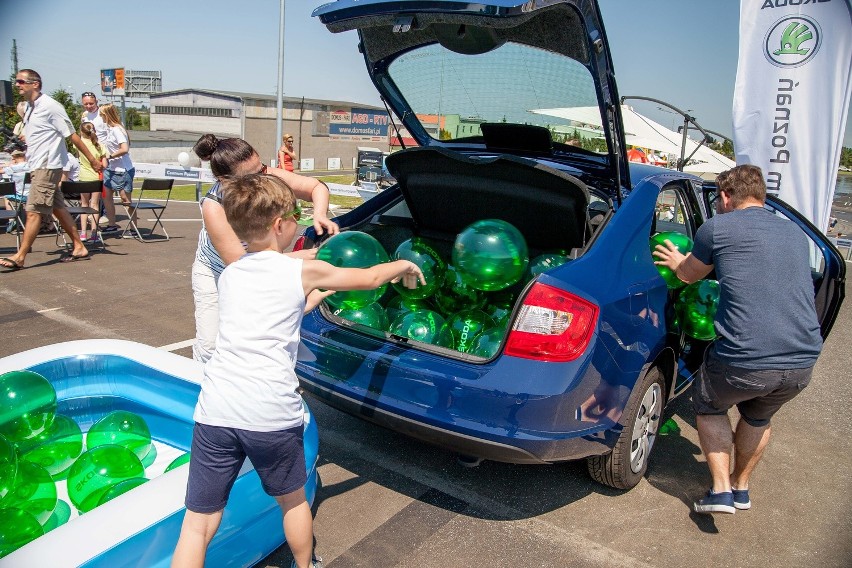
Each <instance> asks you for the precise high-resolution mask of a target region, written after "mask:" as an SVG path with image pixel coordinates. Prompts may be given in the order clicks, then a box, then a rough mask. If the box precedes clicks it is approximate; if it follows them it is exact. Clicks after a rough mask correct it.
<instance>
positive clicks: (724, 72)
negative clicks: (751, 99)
mask: <svg viewBox="0 0 852 568" xmlns="http://www.w3.org/2000/svg"><path fill="white" fill-rule="evenodd" d="M0 2H2V5H3V6H2V20H0V53H2V54H3V56H2V57H0V63H2V65H0V76H2V77H4V78H5V77H9V75H10V73H11V70H12V63H11V49H12V39H15V40H17V47H18V65H19V67H20V68H26V67H29V68H32V69H35V70H36V71H38V72H39V73H40V74H41V75H42V78H43V79H44V88H45V91H46V92H48V93H50V92H51V91H53V90H55V89H58V88H60V87H63V88H65V89H66V90H68V91H70V92H71V93H72V94H73V95H75V98H79V96H80V94H81V93H83V92H84V91H87V90H95V91H96V92H97V90H98V88H99V86H100V70H101V69H108V68H118V67H124V68H125V69H133V70H146V71H148V70H153V71H162V74H163V89H164V90H167V91H170V90H176V89H182V88H199V89H219V90H229V91H241V92H250V93H264V94H275V92H276V89H277V85H278V73H277V68H278V45H279V36H278V30H279V18H280V15H279V14H280V12H279V6H280V2H279V1H276V0H238V1H234V0H203V1H202V0H169V1H165V0H142V1H141V2H126V1H120V2H110V3H108V4H104V5H97V4H92V5H91V6H92V7H91V10H90V13H87V12H86V10H85V7H86V6H87V5H86V4H80V3H79V2H68V1H67V0H27V1H17V2H13V1H12V0H0ZM320 4H322V2H321V1H320V0H285V26H284V94H285V95H286V96H290V97H302V96H304V97H308V98H318V99H330V100H341V101H351V102H358V103H367V104H374V105H380V104H381V103H380V101H379V98H378V94H377V93H376V91H375V88H374V87H373V85H372V83H371V82H370V80H369V77H368V76H367V72H366V70H365V68H364V62H363V59H362V57H361V54H359V53H358V50H357V36H356V34H355V32H345V33H342V34H332V33H331V32H329V31H328V30H326V29H325V27H324V26H323V25H322V24H320V22H319V21H318V20H317V19H316V18H312V17H311V12H312V11H313V9H314V8H316V7H317V6H319V5H320ZM600 5H601V12H602V15H603V19H604V25H605V27H606V31H607V36H608V39H609V44H610V49H611V51H612V58H613V63H614V66H615V74H616V80H617V82H618V89H619V94H620V95H622V96H626V95H639V96H645V97H652V98H656V99H660V100H663V101H666V102H668V103H670V104H672V105H674V106H675V107H677V108H679V109H681V110H684V111H689V114H691V115H692V116H694V117H696V119H697V121H698V123H699V124H700V125H701V126H702V127H704V128H705V129H709V130H714V131H717V132H719V133H721V134H724V135H726V136H730V135H731V132H732V128H731V107H732V99H733V91H734V82H735V79H736V70H737V50H738V40H737V36H738V26H739V2H738V1H737V0H715V1H712V2H707V1H699V0H655V1H654V2H644V1H637V0H600ZM99 17H100V18H102V19H99ZM630 104H634V103H630ZM634 106H635V109H636V110H637V111H638V112H640V113H642V114H644V115H646V116H648V117H650V118H652V119H654V120H656V121H657V122H659V123H661V124H662V125H664V126H667V127H669V128H673V129H676V128H677V126H678V125H679V124H682V122H681V121H680V120H678V117H676V116H675V115H674V114H672V113H671V112H670V111H669V112H664V111H663V110H659V107H658V105H654V104H650V103H638V102H637V103H635V104H634ZM850 122H852V113H850V121H847V124H846V130H845V137H844V144H843V145H844V146H847V147H852V126H851V125H850Z"/></svg>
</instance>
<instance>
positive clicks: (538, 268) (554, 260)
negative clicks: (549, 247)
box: [529, 252, 571, 278]
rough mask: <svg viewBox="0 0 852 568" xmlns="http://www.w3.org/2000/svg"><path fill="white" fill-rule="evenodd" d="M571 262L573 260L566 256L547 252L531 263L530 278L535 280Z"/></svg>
mask: <svg viewBox="0 0 852 568" xmlns="http://www.w3.org/2000/svg"><path fill="white" fill-rule="evenodd" d="M569 260H571V259H570V258H568V257H567V256H565V255H564V254H559V253H556V252H547V253H544V254H540V255H538V256H537V257H535V258H534V259H532V260H531V261H530V267H529V271H530V277H532V278H535V277H536V276H538V275H539V274H541V273H542V272H547V271H548V270H550V269H552V268H556V267H557V266H561V265H563V264H565V263H566V262H568V261H569Z"/></svg>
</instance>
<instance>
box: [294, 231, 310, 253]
mask: <svg viewBox="0 0 852 568" xmlns="http://www.w3.org/2000/svg"><path fill="white" fill-rule="evenodd" d="M307 241H308V237H306V236H304V235H302V236H301V237H299V238H298V240H296V244H294V245H293V251H297V250H302V249H303V248H305V243H306V242H307Z"/></svg>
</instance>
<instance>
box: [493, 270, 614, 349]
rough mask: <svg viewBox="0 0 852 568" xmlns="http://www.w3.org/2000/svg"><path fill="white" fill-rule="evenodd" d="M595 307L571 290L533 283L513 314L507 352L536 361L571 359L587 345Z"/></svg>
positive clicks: (595, 311) (595, 319) (596, 311)
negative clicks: (521, 303)
mask: <svg viewBox="0 0 852 568" xmlns="http://www.w3.org/2000/svg"><path fill="white" fill-rule="evenodd" d="M598 312H599V309H598V307H597V306H596V305H595V304H593V303H591V302H588V301H586V300H584V299H582V298H580V297H578V296H575V295H574V294H571V293H569V292H566V291H565V290H560V289H559V288H554V287H553V286H547V285H545V284H538V283H537V284H534V285H533V287H532V289H531V290H530V292H529V294H527V297H526V298H524V303H523V305H522V306H521V309H520V310H519V311H518V317H517V318H515V324H514V325H513V326H512V330H511V331H510V332H509V339H508V340H507V341H506V349H505V351H504V352H505V354H506V355H512V356H514V357H523V358H524V359H536V360H539V361H554V362H562V361H573V360H574V359H576V358H577V357H579V356H580V355H581V354H582V353H583V352H584V351H585V350H586V347H588V346H589V341H591V339H592V334H593V333H594V331H595V324H596V323H597V321H598Z"/></svg>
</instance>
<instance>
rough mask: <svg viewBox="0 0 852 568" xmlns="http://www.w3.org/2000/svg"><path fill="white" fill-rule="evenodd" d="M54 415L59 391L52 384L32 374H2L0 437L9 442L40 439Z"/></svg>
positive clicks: (26, 372)
mask: <svg viewBox="0 0 852 568" xmlns="http://www.w3.org/2000/svg"><path fill="white" fill-rule="evenodd" d="M55 415H56V391H55V390H54V389H53V385H51V384H50V381H48V380H47V379H45V378H44V377H43V376H41V375H39V374H38V373H34V372H32V371H12V372H9V373H4V374H2V375H0V434H2V435H3V436H6V438H7V439H8V440H9V441H10V442H14V443H17V442H22V441H24V440H28V439H30V438H34V437H35V436H38V435H39V434H41V433H42V432H44V431H45V430H47V429H48V428H50V425H51V424H53V418H54V416H55Z"/></svg>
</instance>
